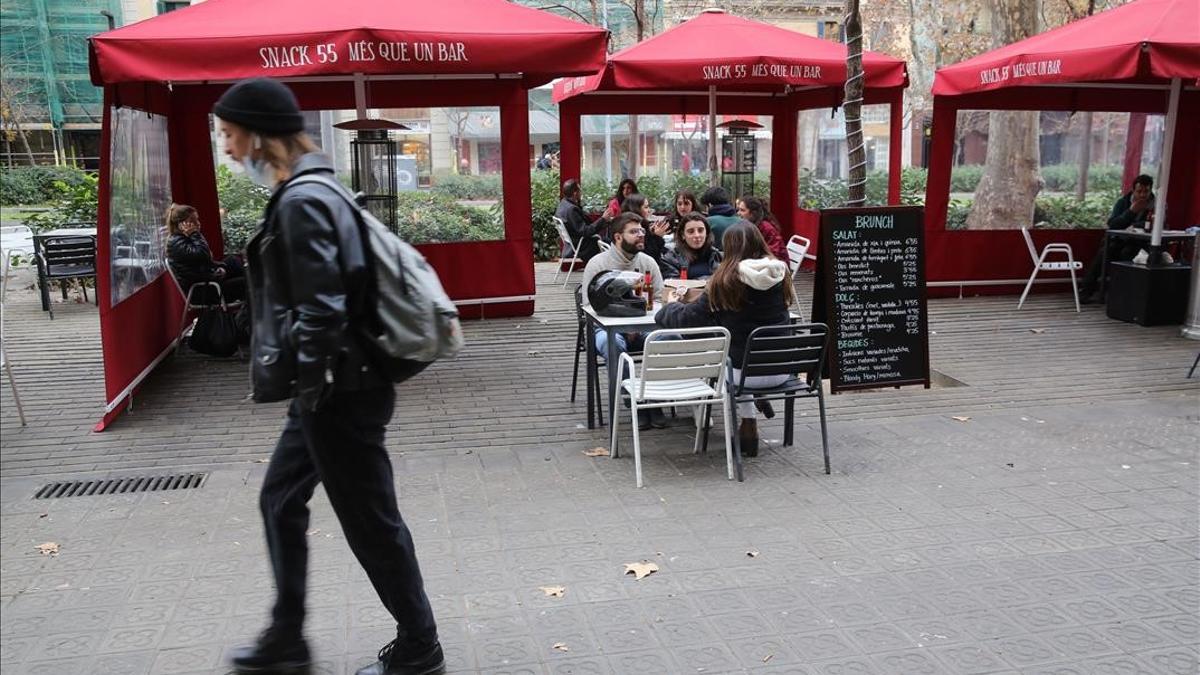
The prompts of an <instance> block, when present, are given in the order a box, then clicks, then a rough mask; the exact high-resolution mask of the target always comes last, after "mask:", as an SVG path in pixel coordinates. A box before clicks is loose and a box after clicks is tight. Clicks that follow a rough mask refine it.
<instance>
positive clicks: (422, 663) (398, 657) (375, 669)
mask: <svg viewBox="0 0 1200 675" xmlns="http://www.w3.org/2000/svg"><path fill="white" fill-rule="evenodd" d="M444 672H446V657H445V656H444V655H443V654H442V645H441V644H440V643H438V642H434V643H433V645H432V646H424V647H411V646H407V645H406V644H405V643H404V641H403V640H401V639H400V638H396V639H395V640H392V641H391V642H389V643H387V644H386V645H384V646H383V649H380V650H379V660H378V661H376V662H375V663H372V664H371V665H369V666H367V667H366V668H359V669H358V670H357V671H355V675H436V674H437V673H444Z"/></svg>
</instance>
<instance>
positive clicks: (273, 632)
mask: <svg viewBox="0 0 1200 675" xmlns="http://www.w3.org/2000/svg"><path fill="white" fill-rule="evenodd" d="M230 662H231V664H232V665H233V669H234V672H237V673H280V674H281V675H282V674H285V673H304V672H308V666H309V664H311V663H312V656H311V655H310V654H309V651H308V643H307V642H305V641H304V637H303V636H302V635H300V633H298V632H295V631H288V630H280V629H277V628H275V627H270V628H267V629H266V630H264V631H263V632H262V634H261V635H259V636H258V640H257V641H255V643H254V644H253V645H251V646H249V647H238V648H237V649H234V650H233V652H232V653H231V654H230Z"/></svg>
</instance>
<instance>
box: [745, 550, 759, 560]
mask: <svg viewBox="0 0 1200 675" xmlns="http://www.w3.org/2000/svg"><path fill="white" fill-rule="evenodd" d="M746 555H747V556H749V557H751V558H757V557H758V549H756V548H752V549H750V550H749V551H746Z"/></svg>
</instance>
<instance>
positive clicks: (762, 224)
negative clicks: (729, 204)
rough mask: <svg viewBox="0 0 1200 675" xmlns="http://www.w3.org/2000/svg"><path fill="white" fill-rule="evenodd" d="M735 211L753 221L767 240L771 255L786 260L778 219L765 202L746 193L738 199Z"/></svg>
mask: <svg viewBox="0 0 1200 675" xmlns="http://www.w3.org/2000/svg"><path fill="white" fill-rule="evenodd" d="M737 213H738V216H740V217H741V218H742V219H744V220H748V221H750V222H751V223H754V225H755V227H757V228H758V231H759V232H761V233H762V236H763V239H764V240H766V242H767V249H768V250H770V251H771V255H773V256H775V258H776V259H778V260H782V261H783V262H785V263H786V262H787V261H788V253H787V244H786V243H785V242H784V241H783V237H782V236H781V235H780V234H779V232H780V227H779V221H778V220H775V216H774V215H772V213H771V211H770V210H769V209H768V208H767V203H766V202H764V201H763V200H762V199H760V198H758V197H754V196H751V195H747V196H745V197H742V198H741V199H739V200H738V203H737Z"/></svg>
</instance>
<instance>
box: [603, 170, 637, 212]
mask: <svg viewBox="0 0 1200 675" xmlns="http://www.w3.org/2000/svg"><path fill="white" fill-rule="evenodd" d="M637 191H638V189H637V183H635V182H633V179H632V178H625V179H623V180H622V181H621V183H620V184H619V185H617V194H615V195H614V196H613V198H612V199H611V200H610V201H609V202H608V208H606V209H604V216H603V217H604V218H609V219H612V218H616V217H617V216H618V215H620V214H621V204H623V203H624V202H625V200H626V199H627V198H628V197H629V195H632V194H636V193H637Z"/></svg>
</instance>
